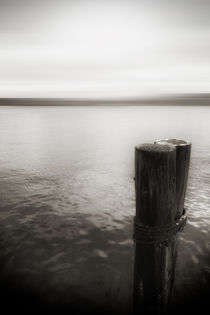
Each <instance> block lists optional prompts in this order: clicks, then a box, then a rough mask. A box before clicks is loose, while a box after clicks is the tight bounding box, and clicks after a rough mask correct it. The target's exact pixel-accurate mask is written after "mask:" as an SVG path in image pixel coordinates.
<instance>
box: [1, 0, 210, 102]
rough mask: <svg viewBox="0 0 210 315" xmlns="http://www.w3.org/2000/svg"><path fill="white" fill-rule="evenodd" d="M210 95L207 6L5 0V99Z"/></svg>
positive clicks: (199, 1) (181, 0) (190, 0)
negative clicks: (176, 94) (181, 94)
mask: <svg viewBox="0 0 210 315" xmlns="http://www.w3.org/2000/svg"><path fill="white" fill-rule="evenodd" d="M202 92H210V0H208V1H207V0H176V1H174V0H36V1H34V0H0V97H70V98H122V97H142V96H148V95H155V94H159V93H160V94H163V93H202Z"/></svg>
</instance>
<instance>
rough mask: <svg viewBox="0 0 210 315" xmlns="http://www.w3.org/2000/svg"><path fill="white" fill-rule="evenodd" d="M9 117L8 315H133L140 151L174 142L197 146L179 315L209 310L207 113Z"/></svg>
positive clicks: (28, 113)
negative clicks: (17, 312)
mask: <svg viewBox="0 0 210 315" xmlns="http://www.w3.org/2000/svg"><path fill="white" fill-rule="evenodd" d="M0 111H1V115H0V138H1V139H0V140H1V146H0V283H1V284H0V288H1V297H2V303H4V304H5V305H6V306H7V309H8V311H9V309H11V308H13V309H17V308H20V309H21V310H22V312H23V308H24V309H25V310H24V312H25V314H26V313H27V314H29V313H32V312H33V311H34V313H41V312H42V311H43V313H44V310H49V309H50V310H51V311H55V312H57V313H59V314H60V313H61V312H62V310H63V311H66V312H67V313H70V311H74V312H73V314H74V313H80V312H81V311H84V312H89V311H90V312H92V313H96V314H98V313H99V312H100V313H103V312H104V313H107V312H110V313H118V312H119V313H127V314H128V313H130V312H131V310H132V294H133V268H134V244H133V240H132V231H133V216H134V207H135V196H134V184H133V164H134V161H133V159H134V146H135V145H136V144H139V143H143V142H149V141H152V142H153V141H154V140H155V139H158V138H174V137H176V138H185V139H186V140H189V141H191V142H192V160H191V168H190V178H189V185H188V191H187V198H186V205H187V207H188V208H189V213H188V223H187V225H186V227H185V229H184V231H183V232H182V234H181V238H180V242H179V247H178V258H177V264H176V278H175V285H174V297H173V301H172V305H171V313H176V314H177V312H179V313H181V311H182V309H183V308H185V309H187V310H188V311H189V310H191V311H192V310H193V311H194V312H195V313H196V312H197V313H198V312H201V309H202V307H204V306H206V305H207V306H209V305H208V304H209V302H208V300H209V299H208V292H209V288H210V236H209V235H210V234H209V229H210V187H209V176H210V146H209V136H208V135H209V114H210V109H209V108H202V109H197V108H196V107H194V108H190V107H188V108H184V107H183V108H181V107H180V108H178V107H169V108H167V107H164V108H161V107H155V108H153V107H148V108H146V107H136V108H135V107H128V108H126V107H123V108H120V107H118V108H114V107H113V108H111V107H110V108H109V109H107V108H102V107H101V108H100V109H97V108H96V107H94V109H93V108H91V107H88V108H86V109H84V108H82V107H81V108H73V107H72V108H62V109H60V108H56V107H54V108H53V109H51V108H38V109H37V108H21V107H18V108H15V107H14V108H0ZM148 117H149V118H150V120H149V121H148ZM189 117H190V120H189ZM183 126H184V127H183ZM29 309H30V312H29Z"/></svg>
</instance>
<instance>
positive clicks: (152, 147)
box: [136, 143, 175, 152]
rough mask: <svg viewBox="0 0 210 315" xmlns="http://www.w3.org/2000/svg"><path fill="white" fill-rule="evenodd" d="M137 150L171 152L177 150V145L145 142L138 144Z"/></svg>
mask: <svg viewBox="0 0 210 315" xmlns="http://www.w3.org/2000/svg"><path fill="white" fill-rule="evenodd" d="M136 150H139V151H146V152H171V151H174V150H175V147H174V146H173V145H172V144H170V143H167V144H153V143H144V144H140V145H138V146H136Z"/></svg>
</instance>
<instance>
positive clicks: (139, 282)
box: [134, 140, 190, 314]
mask: <svg viewBox="0 0 210 315" xmlns="http://www.w3.org/2000/svg"><path fill="white" fill-rule="evenodd" d="M175 141H176V143H174V142H175ZM174 144H175V145H174ZM180 144H181V145H180ZM180 147H182V148H181V149H180ZM189 159H190V144H188V143H186V142H185V143H183V141H181V143H179V141H178V140H173V141H172V140H161V141H160V142H157V143H155V144H144V145H140V146H138V147H136V150H135V189H136V217H135V221H134V237H135V241H136V247H135V268H134V312H135V313H142V312H144V313H146V314H161V313H166V312H167V306H168V304H169V301H170V298H171V294H172V289H173V282H174V276H175V264H176V253H177V240H178V232H179V231H180V230H181V228H182V227H183V226H184V224H185V222H186V214H185V210H184V209H183V206H184V197H185V192H186V185H187V175H188V169H189ZM181 208H182V211H180V209H181Z"/></svg>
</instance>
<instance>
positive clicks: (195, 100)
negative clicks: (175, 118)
mask: <svg viewBox="0 0 210 315" xmlns="http://www.w3.org/2000/svg"><path fill="white" fill-rule="evenodd" d="M75 105H77V106H91V105H94V106H100V105H107V106H108V105H110V106H111V105H177V106H182V105H189V106H209V105H210V93H199V94H170V95H161V96H160V95H158V96H156V97H155V96H152V97H142V98H122V99H120V98H119V99H116V98H115V99H111V98H110V99H108V98H106V99H105V98H104V99H95V98H94V99H86V98H75V99H71V98H0V106H75Z"/></svg>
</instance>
